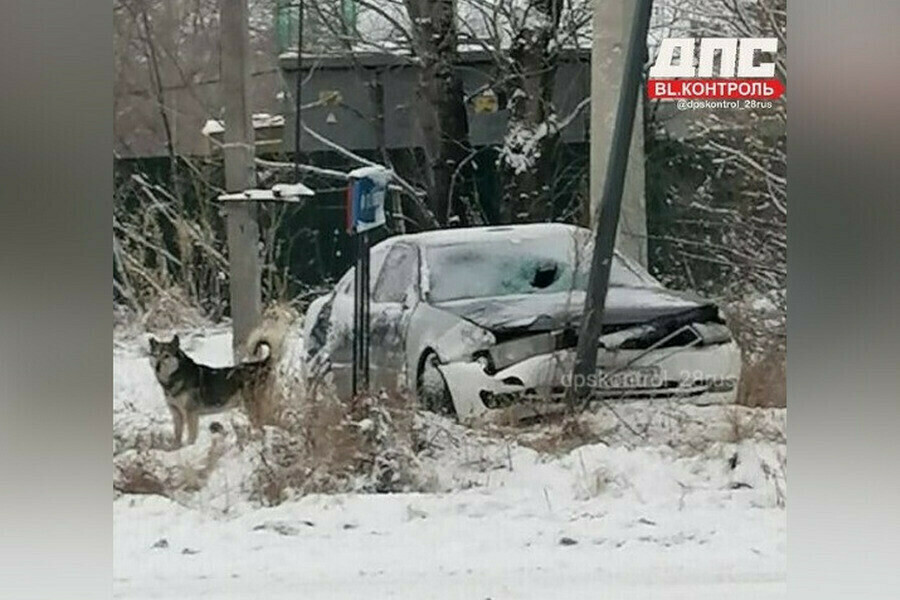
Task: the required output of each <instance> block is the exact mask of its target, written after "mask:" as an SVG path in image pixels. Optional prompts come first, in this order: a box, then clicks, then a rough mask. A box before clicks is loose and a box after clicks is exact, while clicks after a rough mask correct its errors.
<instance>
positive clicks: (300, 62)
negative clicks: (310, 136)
mask: <svg viewBox="0 0 900 600" xmlns="http://www.w3.org/2000/svg"><path fill="white" fill-rule="evenodd" d="M302 66H303V0H299V2H298V4H297V86H296V89H295V91H294V94H295V96H296V97H295V98H294V101H295V111H296V114H295V115H294V117H295V118H294V183H299V182H300V119H301V106H302V104H303V99H302V95H301V92H302V91H303V71H302V69H301V67H302Z"/></svg>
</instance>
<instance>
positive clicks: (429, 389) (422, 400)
mask: <svg viewBox="0 0 900 600" xmlns="http://www.w3.org/2000/svg"><path fill="white" fill-rule="evenodd" d="M438 364H440V362H439V360H438V357H437V354H434V353H433V352H431V353H429V354H428V355H426V356H425V359H424V360H423V361H422V367H421V368H420V369H419V376H418V378H417V382H416V392H417V396H418V398H419V405H420V406H421V407H422V408H424V409H425V410H430V411H432V412H436V413H438V414H441V415H454V414H455V413H456V411H455V410H454V408H453V398H452V397H451V396H450V390H449V388H448V387H447V382H446V381H445V380H444V376H443V374H441V372H440V371H439V370H438V368H437V366H438Z"/></svg>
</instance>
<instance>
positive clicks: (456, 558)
mask: <svg viewBox="0 0 900 600" xmlns="http://www.w3.org/2000/svg"><path fill="white" fill-rule="evenodd" d="M182 339H183V343H184V346H185V349H186V350H187V351H188V352H189V353H190V354H192V355H193V356H194V357H195V358H197V359H198V360H200V361H201V362H206V363H207V364H220V365H221V364H226V363H227V362H228V360H229V354H230V337H229V335H228V333H227V332H225V331H221V330H218V331H217V330H210V331H198V332H195V334H194V335H188V336H186V337H185V336H182ZM141 344H142V341H141V340H130V341H129V340H118V341H117V343H116V347H115V352H114V390H115V391H114V394H115V397H114V430H115V446H114V453H115V457H114V459H115V460H118V459H121V458H122V457H124V456H128V453H134V452H137V451H139V450H140V449H141V448H142V445H147V447H150V446H152V445H153V444H154V443H158V440H159V439H165V437H166V436H169V435H171V419H170V417H169V414H168V411H167V409H166V408H165V405H164V403H163V399H162V392H161V390H160V389H159V387H158V385H157V384H156V382H155V380H154V379H153V374H152V371H151V370H150V367H149V363H148V361H147V358H146V356H144V355H143V352H142V350H141ZM422 418H423V419H426V420H428V419H430V420H431V421H430V426H431V427H432V428H433V429H434V431H436V432H439V433H441V432H442V433H441V435H435V436H434V448H435V450H434V451H433V452H430V453H429V455H428V456H423V457H422V458H421V466H422V469H423V470H427V472H428V473H429V476H430V477H431V478H432V480H433V490H434V491H432V492H429V493H395V494H361V493H353V494H349V493H345V494H333V495H325V494H309V495H305V496H298V497H296V498H294V499H291V500H288V501H286V502H283V503H281V504H279V505H277V506H273V507H263V506H261V505H260V504H259V503H255V502H253V501H251V500H249V499H248V496H247V494H246V493H245V489H244V488H243V485H244V484H243V483H242V478H243V474H244V473H245V472H246V470H247V469H248V468H249V466H248V460H249V459H248V457H247V453H246V452H244V453H241V452H239V451H238V450H237V449H236V448H234V447H233V446H234V444H233V437H234V434H233V433H232V432H231V431H230V423H232V422H235V423H237V422H239V420H240V415H239V414H236V415H235V416H234V417H231V416H216V417H207V418H205V419H204V421H203V427H202V433H201V436H200V439H199V440H198V442H197V445H196V446H195V447H192V448H187V449H182V450H180V451H168V450H165V451H163V450H156V451H153V452H156V454H155V456H161V457H163V458H160V459H159V460H161V461H163V462H165V461H170V462H172V463H178V462H179V461H184V462H190V461H191V460H193V458H195V457H196V456H202V455H205V454H208V453H209V452H210V451H211V446H216V447H218V448H222V451H221V452H222V459H221V460H220V461H218V462H217V463H216V469H215V471H214V472H213V473H212V474H210V476H209V478H208V479H207V480H206V482H205V485H204V486H203V488H202V489H201V490H198V491H196V493H193V494H191V495H185V496H183V497H178V498H176V499H174V500H173V499H169V498H165V497H162V496H157V495H147V494H144V495H137V494H120V495H117V497H116V498H115V500H114V502H113V520H114V544H115V559H114V582H113V591H114V597H116V598H134V599H144V598H147V599H149V598H173V599H174V598H178V599H184V598H198V599H200V598H209V599H213V598H216V599H228V598H235V599H242V600H243V599H251V598H253V599H256V598H263V599H269V600H278V599H282V598H284V599H287V598H304V599H310V598H370V599H371V598H410V599H413V598H414V599H425V598H435V599H439V598H440V599H442V598H461V599H462V598H464V599H467V600H484V599H488V598H490V599H492V600H498V599H531V598H534V599H547V598H603V597H606V598H623V599H631V598H665V599H677V598H686V599H688V598H689V599H691V600H704V599H707V598H709V599H712V598H716V599H721V598H729V599H743V598H748V599H749V598H753V599H768V598H783V597H785V595H786V591H785V587H786V584H785V579H786V512H785V508H784V503H785V498H786V481H785V473H784V465H785V464H786V445H785V440H784V437H783V436H784V429H785V421H786V417H785V413H784V410H783V409H781V410H779V409H769V410H762V409H756V410H750V409H744V410H742V411H737V412H736V411H735V409H734V408H733V407H704V408H701V407H678V408H672V407H664V406H661V405H653V406H647V405H644V406H639V405H632V406H627V407H625V406H623V407H620V409H619V410H617V414H616V415H611V414H605V415H599V414H598V415H595V416H593V417H591V418H593V419H594V421H595V425H596V427H597V428H598V431H601V432H603V435H602V436H601V437H602V438H603V440H604V441H602V442H600V441H597V442H594V443H588V444H585V445H581V446H579V447H576V448H574V449H563V450H561V451H556V452H543V451H541V452H539V451H538V450H536V449H534V448H539V447H540V446H539V445H537V444H534V443H529V440H531V441H534V440H535V439H539V438H540V437H541V432H540V431H537V430H535V429H534V428H531V429H529V430H527V431H525V430H523V431H522V433H521V436H520V437H518V438H516V437H511V436H510V435H509V432H506V433H505V434H504V435H500V434H497V433H496V432H495V433H492V432H485V431H472V430H467V429H465V428H463V427H460V426H458V425H456V424H455V423H452V422H450V421H446V420H443V419H439V418H438V417H434V416H427V415H426V416H423V417H422ZM212 420H218V421H221V422H222V423H223V424H225V428H226V433H225V435H224V436H221V435H213V434H210V433H209V431H208V428H207V427H206V425H208V423H209V422H211V421H212ZM624 424H627V427H626V428H625V429H627V431H624V430H623V427H622V426H621V425H624ZM635 428H639V429H640V430H641V435H640V436H636V435H632V434H631V433H629V432H631V431H632V430H633V429H635ZM154 436H156V438H154ZM153 439H157V442H154V441H153Z"/></svg>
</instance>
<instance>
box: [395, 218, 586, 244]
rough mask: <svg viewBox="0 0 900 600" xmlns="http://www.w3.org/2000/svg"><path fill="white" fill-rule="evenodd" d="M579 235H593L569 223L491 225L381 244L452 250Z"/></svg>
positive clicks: (405, 236) (397, 237)
mask: <svg viewBox="0 0 900 600" xmlns="http://www.w3.org/2000/svg"><path fill="white" fill-rule="evenodd" d="M576 232H582V233H590V230H589V229H585V228H584V227H578V226H577V225H570V224H568V223H526V224H516V225H489V226H486V227H456V228H453V229H434V230H431V231H422V232H420V233H411V234H403V235H395V236H392V237H389V238H387V239H386V240H384V241H382V242H381V243H380V244H378V245H381V244H385V245H392V244H395V243H398V242H407V243H410V244H416V245H418V246H449V245H455V244H467V243H476V242H487V241H492V240H495V239H496V240H500V239H503V240H508V239H509V238H510V236H515V235H522V236H523V237H545V236H552V235H560V234H565V235H572V234H574V233H576Z"/></svg>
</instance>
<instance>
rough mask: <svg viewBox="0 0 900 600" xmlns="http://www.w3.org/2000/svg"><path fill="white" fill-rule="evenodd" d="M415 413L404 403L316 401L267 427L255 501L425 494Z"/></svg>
mask: <svg viewBox="0 0 900 600" xmlns="http://www.w3.org/2000/svg"><path fill="white" fill-rule="evenodd" d="M413 415H414V411H413V410H412V409H411V407H410V404H409V402H408V401H407V399H406V398H404V397H402V396H388V395H387V394H382V395H381V396H379V397H375V396H371V395H363V396H359V397H357V398H356V399H354V400H353V401H351V402H342V401H340V400H338V399H336V398H335V397H334V396H330V395H329V396H328V397H325V398H319V399H316V401H315V402H311V403H309V405H308V406H307V407H306V408H304V410H303V411H302V413H288V414H287V415H286V416H287V418H286V419H285V421H284V422H283V423H282V426H279V427H267V428H266V429H265V439H264V442H263V444H262V446H261V449H260V453H259V461H258V468H257V469H256V471H255V473H254V477H253V482H252V487H253V490H254V494H253V499H254V500H257V501H260V502H261V503H263V504H266V505H275V504H279V503H281V502H283V501H285V500H287V499H289V498H291V497H292V496H295V495H304V494H308V493H335V492H345V491H362V492H376V493H388V492H397V491H410V490H421V489H424V487H425V486H426V485H427V484H426V482H425V481H424V480H423V479H421V478H420V476H419V474H418V471H417V460H416V458H415V449H416V448H417V446H418V445H419V441H418V436H417V432H416V429H415V427H414V419H413Z"/></svg>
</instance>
